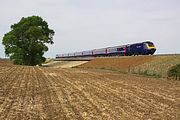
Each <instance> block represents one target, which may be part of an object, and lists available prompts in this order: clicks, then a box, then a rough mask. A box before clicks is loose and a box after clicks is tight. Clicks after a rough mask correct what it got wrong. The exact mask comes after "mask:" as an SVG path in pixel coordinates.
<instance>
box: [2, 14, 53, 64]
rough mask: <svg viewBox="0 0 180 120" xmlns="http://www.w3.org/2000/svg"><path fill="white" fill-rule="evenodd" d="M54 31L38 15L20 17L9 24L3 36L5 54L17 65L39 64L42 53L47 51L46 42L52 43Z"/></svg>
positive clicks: (41, 59)
mask: <svg viewBox="0 0 180 120" xmlns="http://www.w3.org/2000/svg"><path fill="white" fill-rule="evenodd" d="M53 36H54V31H53V30H52V29H49V28H48V24H47V22H46V21H44V20H43V19H42V18H41V17H39V16H30V17H27V18H24V17H23V18H22V19H21V20H20V21H19V22H18V23H17V24H14V25H11V31H10V32H8V33H6V34H5V35H4V37H3V41H2V44H3V45H4V46H5V54H6V55H7V56H9V57H10V59H11V60H12V61H13V62H14V63H15V64H19V65H31V66H33V65H41V63H42V62H44V61H45V58H44V57H43V54H44V53H45V52H46V51H48V47H47V44H46V43H50V44H53Z"/></svg>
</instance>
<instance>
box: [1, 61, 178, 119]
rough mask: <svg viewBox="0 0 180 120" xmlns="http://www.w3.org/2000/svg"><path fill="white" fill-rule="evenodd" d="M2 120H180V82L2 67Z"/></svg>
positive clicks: (94, 72)
mask: <svg viewBox="0 0 180 120" xmlns="http://www.w3.org/2000/svg"><path fill="white" fill-rule="evenodd" d="M0 119H1V120H3V119H8V120H9V119H10V120H22V119H49V120H60V119H77V120H81V119H92V120H95V119H97V120H106V119H114V120H119V119H120V120H121V119H127V120H128V119H133V120H135V119H147V120H151V119H153V120H154V119H169V120H179V119H180V81H173V80H163V79H162V80H161V79H155V78H150V77H142V76H135V75H128V74H120V73H116V72H111V71H105V70H85V69H54V68H43V67H23V66H12V65H1V64H0Z"/></svg>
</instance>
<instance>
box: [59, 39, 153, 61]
mask: <svg viewBox="0 0 180 120" xmlns="http://www.w3.org/2000/svg"><path fill="white" fill-rule="evenodd" d="M155 51H156V47H155V46H154V44H153V43H152V42H150V41H146V42H141V43H135V44H128V45H121V46H114V47H107V48H101V49H94V50H88V51H82V52H75V53H68V54H67V53H66V54H57V55H56V58H73V57H100V56H104V57H105V56H131V55H149V54H150V55H153V54H154V53H155Z"/></svg>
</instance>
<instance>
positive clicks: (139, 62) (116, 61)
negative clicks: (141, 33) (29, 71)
mask: <svg viewBox="0 0 180 120" xmlns="http://www.w3.org/2000/svg"><path fill="white" fill-rule="evenodd" d="M179 63H180V55H155V56H128V57H111V58H97V59H94V60H92V61H89V62H87V63H85V64H82V65H79V66H77V67H78V68H90V69H106V70H113V71H119V72H121V73H131V74H140V75H145V76H154V77H159V78H161V77H163V78H166V77H167V75H168V70H169V69H170V68H171V67H173V66H175V65H177V64H179Z"/></svg>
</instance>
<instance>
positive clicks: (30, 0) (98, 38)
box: [0, 0, 180, 58]
mask: <svg viewBox="0 0 180 120" xmlns="http://www.w3.org/2000/svg"><path fill="white" fill-rule="evenodd" d="M0 1H1V4H0V58H3V57H5V54H4V46H3V45H2V39H3V36H4V34H5V33H7V32H9V31H10V26H11V25H12V24H14V23H18V22H19V21H20V19H21V18H22V17H28V16H32V15H37V16H40V17H42V18H43V19H44V20H45V21H46V22H48V25H49V28H51V29H53V30H54V31H55V35H54V38H53V41H54V44H53V45H48V47H49V50H48V52H46V53H45V57H48V58H54V57H55V55H56V54H61V53H71V52H78V51H84V50H91V49H95V48H103V47H110V46H118V45H125V44H131V43H137V42H143V41H146V40H150V41H152V42H153V43H154V44H155V46H156V48H157V51H156V54H166V53H167V54H177V53H180V7H179V6H180V0H0Z"/></svg>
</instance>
